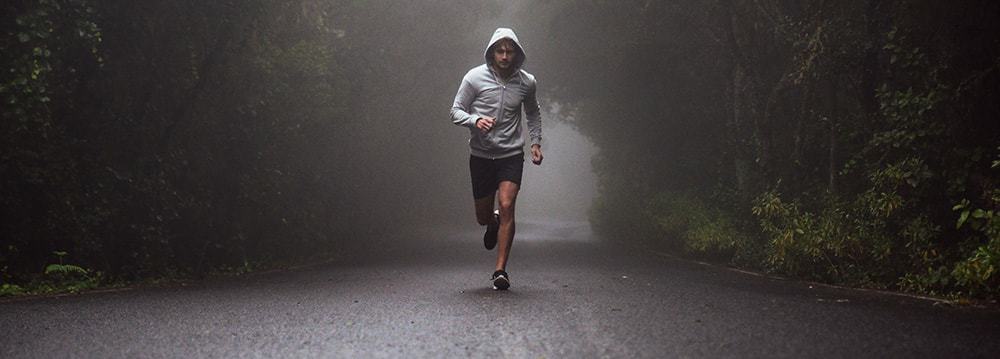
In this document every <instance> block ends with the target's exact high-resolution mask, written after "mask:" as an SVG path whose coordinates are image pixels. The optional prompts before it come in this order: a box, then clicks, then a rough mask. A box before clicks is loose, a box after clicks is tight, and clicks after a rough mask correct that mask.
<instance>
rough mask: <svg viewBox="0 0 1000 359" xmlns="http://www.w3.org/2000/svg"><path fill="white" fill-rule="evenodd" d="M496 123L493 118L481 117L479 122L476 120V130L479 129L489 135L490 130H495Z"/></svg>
mask: <svg viewBox="0 0 1000 359" xmlns="http://www.w3.org/2000/svg"><path fill="white" fill-rule="evenodd" d="M495 122H496V119H494V118H493V117H486V116H483V117H480V118H479V119H478V120H476V128H478V129H479V131H482V132H483V133H487V132H490V129H492V128H493V123H495Z"/></svg>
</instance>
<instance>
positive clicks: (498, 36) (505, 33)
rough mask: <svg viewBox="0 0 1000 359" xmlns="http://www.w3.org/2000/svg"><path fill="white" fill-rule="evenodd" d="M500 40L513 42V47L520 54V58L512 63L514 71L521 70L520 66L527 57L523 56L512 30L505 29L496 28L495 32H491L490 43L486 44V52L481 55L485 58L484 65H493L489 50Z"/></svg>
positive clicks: (522, 48) (522, 49)
mask: <svg viewBox="0 0 1000 359" xmlns="http://www.w3.org/2000/svg"><path fill="white" fill-rule="evenodd" d="M502 39H511V41H514V46H515V47H517V51H518V52H519V53H520V56H518V57H517V58H516V59H514V63H513V65H514V69H521V65H523V64H524V60H525V59H526V58H527V57H528V56H527V55H525V54H524V47H523V46H521V42H520V41H517V35H514V30H511V29H508V28H506V27H501V28H497V30H496V31H494V32H493V37H491V38H490V42H489V43H488V44H486V51H485V53H484V54H483V55H484V57H486V63H487V64H492V63H493V59H492V56H491V54H490V52H491V51H490V50H492V49H493V45H496V43H497V42H498V41H500V40H502Z"/></svg>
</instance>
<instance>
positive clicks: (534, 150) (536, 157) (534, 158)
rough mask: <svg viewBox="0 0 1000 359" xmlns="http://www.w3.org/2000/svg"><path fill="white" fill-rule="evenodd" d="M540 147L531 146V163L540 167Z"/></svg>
mask: <svg viewBox="0 0 1000 359" xmlns="http://www.w3.org/2000/svg"><path fill="white" fill-rule="evenodd" d="M542 158H544V157H543V156H542V146H541V145H537V144H536V145H531V163H534V164H536V165H539V166H541V165H542Z"/></svg>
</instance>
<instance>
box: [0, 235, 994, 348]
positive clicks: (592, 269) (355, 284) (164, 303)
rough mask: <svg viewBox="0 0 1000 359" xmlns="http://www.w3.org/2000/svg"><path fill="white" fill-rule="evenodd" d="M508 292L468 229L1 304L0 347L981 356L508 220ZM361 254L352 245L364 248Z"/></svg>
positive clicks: (906, 309)
mask: <svg viewBox="0 0 1000 359" xmlns="http://www.w3.org/2000/svg"><path fill="white" fill-rule="evenodd" d="M519 231H520V232H519V234H518V238H517V240H516V241H515V243H514V248H513V253H512V258H511V264H510V267H509V268H508V270H509V272H510V275H511V279H512V287H511V290H509V291H502V292H496V291H493V290H491V289H490V287H489V282H488V278H489V275H490V274H491V272H492V263H493V255H494V252H488V251H486V250H485V249H483V248H482V243H481V239H480V234H479V232H478V229H476V228H475V227H474V226H470V227H465V228H450V229H449V228H436V229H426V230H420V231H417V232H416V233H414V234H413V235H411V236H409V238H408V239H410V241H409V242H407V243H420V244H421V245H420V246H416V245H412V244H411V245H403V244H402V243H404V242H403V241H402V240H400V239H399V238H380V239H372V238H363V239H359V242H358V243H359V244H362V245H359V248H362V249H355V250H354V251H353V252H352V253H350V255H345V256H344V257H343V258H341V259H338V260H335V261H333V262H331V263H326V264H321V265H314V266H308V267H303V268H298V269H294V270H290V271H280V272H270V273H259V274H254V275H248V276H243V277H236V278H224V279H223V278H220V279H213V280H207V281H203V282H197V283H194V284H190V285H187V286H169V287H157V288H140V289H134V290H126V291H116V292H105V293H89V294H83V295H76V296H65V297H55V298H51V297H50V298H34V299H19V300H13V301H11V300H6V301H4V302H0V357H3V358H22V357H38V358H63V357H94V358H105V357H154V358H155V357H178V358H187V357H226V358H229V357H357V356H361V357H403V356H405V357H414V356H416V357H455V356H460V357H464V356H472V357H496V356H501V357H832V358H854V357H869V358H883V357H948V358H951V357H997V356H998V355H1000V312H998V311H997V310H995V309H981V308H967V307H966V308H962V307H953V306H948V305H935V304H934V302H931V301H926V300H920V299H913V298H907V297H900V296H893V295H886V294H880V293H873V292H865V291H856V290H845V289H835V288H828V287H821V286H812V285H810V284H808V283H801V282H795V281H783V280H776V279H768V278H764V277H759V276H754V275H749V274H744V273H739V272H735V271H732V270H728V269H725V268H718V267H712V266H705V265H700V264H697V263H692V262H688V261H682V260H678V259H672V258H669V257H664V256H661V255H657V254H655V253H651V252H648V251H643V250H639V249H634V248H624V247H621V246H616V245H613V244H611V243H613V242H610V241H603V240H600V239H598V238H595V237H594V236H593V235H592V234H591V233H590V231H589V229H588V227H587V225H586V224H584V223H573V222H552V223H545V224H542V223H520V224H519ZM364 249H366V250H364Z"/></svg>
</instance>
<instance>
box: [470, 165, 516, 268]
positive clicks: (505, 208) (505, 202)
mask: <svg viewBox="0 0 1000 359" xmlns="http://www.w3.org/2000/svg"><path fill="white" fill-rule="evenodd" d="M519 189H520V186H518V184H517V183H514V182H511V181H501V182H500V189H499V190H497V193H498V197H499V202H500V203H499V204H500V231H499V233H498V234H497V266H496V270H506V268H507V256H508V255H510V246H511V244H512V243H513V242H514V204H515V203H516V202H517V192H518V190H519ZM477 204H478V202H477ZM490 204H491V205H492V201H491V203H490ZM477 212H478V208H477Z"/></svg>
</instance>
